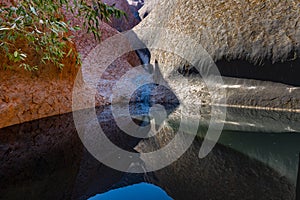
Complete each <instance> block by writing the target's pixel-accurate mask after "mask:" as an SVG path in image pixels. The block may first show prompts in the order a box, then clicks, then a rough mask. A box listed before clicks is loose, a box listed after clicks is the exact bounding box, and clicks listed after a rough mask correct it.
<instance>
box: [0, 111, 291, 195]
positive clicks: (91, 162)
mask: <svg viewBox="0 0 300 200" xmlns="http://www.w3.org/2000/svg"><path fill="white" fill-rule="evenodd" d="M166 107H167V108H170V109H171V110H172V109H175V108H176V106H174V107H172V106H169V107H168V106H166ZM135 108H143V106H138V105H136V107H135ZM141 113H143V111H142V110H141ZM144 114H146V113H144ZM169 114H171V112H169ZM171 115H172V114H171ZM97 116H98V120H99V122H100V124H101V127H102V129H103V130H104V132H105V133H106V135H107V136H108V137H109V138H110V139H111V140H112V141H113V142H114V143H115V144H116V145H118V146H120V147H121V148H123V149H125V150H128V151H133V152H134V151H140V152H141V151H143V152H147V151H152V150H154V149H158V148H161V147H162V146H164V145H166V144H167V143H168V142H169V141H170V140H171V139H172V138H173V137H174V135H175V131H174V130H176V124H175V125H174V124H172V123H171V121H168V123H166V125H165V127H163V129H162V130H161V131H160V132H159V133H158V134H157V135H156V136H155V137H153V138H150V139H145V140H140V139H137V138H133V137H131V136H129V135H127V134H125V133H123V132H122V131H121V130H120V129H119V128H118V127H117V126H116V124H115V122H114V120H113V117H112V113H111V109H110V107H109V106H107V107H101V108H98V109H97ZM137 123H143V121H141V120H140V121H137ZM240 134H243V133H242V132H241V133H240ZM201 142H202V140H201V139H199V138H198V139H196V140H195V141H194V143H193V145H192V146H191V147H190V148H189V150H188V151H187V152H186V153H185V154H184V155H183V156H182V157H181V158H180V159H179V160H177V161H176V162H174V163H173V164H171V165H170V166H168V167H166V168H164V169H162V170H159V171H156V172H153V173H145V174H130V173H123V172H119V171H116V170H114V169H111V168H109V167H107V166H105V165H103V164H101V163H100V162H98V161H97V160H96V159H95V158H93V157H92V156H91V155H90V154H89V153H88V152H87V151H86V150H85V149H84V147H83V146H82V144H81V142H80V140H79V138H78V136H77V133H76V129H75V126H74V123H73V119H72V114H65V115H61V116H54V117H50V118H46V119H41V120H36V121H33V122H28V123H24V124H21V125H16V126H12V127H7V128H4V129H1V130H0V160H1V162H0V199H87V198H89V197H91V196H94V195H96V194H99V193H104V192H107V191H109V190H111V189H115V188H120V187H124V186H127V185H132V184H135V183H140V182H150V183H153V184H155V185H158V186H160V187H161V188H163V189H164V190H165V191H166V192H167V193H168V194H169V195H170V196H171V197H172V198H174V199H286V200H289V199H294V197H295V186H294V185H293V184H292V183H290V181H289V180H288V179H287V178H286V177H284V176H282V174H279V173H278V172H276V171H275V170H274V169H272V168H271V167H269V166H267V165H265V164H263V163H262V162H259V161H257V160H255V159H253V158H250V157H248V156H247V155H244V154H242V153H239V152H237V151H235V150H233V149H231V148H229V147H225V146H223V145H220V144H217V145H216V146H215V148H214V149H213V151H212V152H211V153H210V154H209V155H208V156H207V157H206V158H204V159H199V158H198V151H199V148H200V146H201Z"/></svg>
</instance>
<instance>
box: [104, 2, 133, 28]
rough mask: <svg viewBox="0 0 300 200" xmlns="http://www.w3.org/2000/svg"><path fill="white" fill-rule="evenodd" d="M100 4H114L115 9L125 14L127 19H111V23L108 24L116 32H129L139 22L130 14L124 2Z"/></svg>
mask: <svg viewBox="0 0 300 200" xmlns="http://www.w3.org/2000/svg"><path fill="white" fill-rule="evenodd" d="M102 2H103V3H106V4H107V5H113V4H115V7H116V8H118V9H120V10H123V11H124V12H125V13H126V14H127V19H126V17H122V18H121V19H116V18H113V19H112V21H111V22H109V23H108V24H109V25H111V26H112V27H113V28H115V29H117V30H118V31H127V30H130V29H132V28H133V27H134V26H135V25H137V24H138V23H139V20H138V19H137V18H136V17H135V16H134V14H133V13H132V11H131V9H130V6H129V4H128V2H127V1H126V0H104V1H102Z"/></svg>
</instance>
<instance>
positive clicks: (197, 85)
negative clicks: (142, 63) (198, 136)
mask: <svg viewBox="0 0 300 200" xmlns="http://www.w3.org/2000/svg"><path fill="white" fill-rule="evenodd" d="M299 6H300V4H299V2H298V1H289V2H281V1H279V2H276V3H271V2H261V1H255V0H251V1H244V2H236V1H206V0H192V1H186V0H184V1H166V0H163V1H160V2H159V3H158V4H157V5H156V7H155V8H154V9H153V10H152V12H151V13H150V14H149V16H148V17H146V18H145V19H144V20H143V21H142V22H141V23H140V24H139V25H137V26H136V27H135V28H134V31H135V32H136V33H137V35H138V36H139V37H140V38H142V40H143V41H145V42H146V43H148V44H150V46H151V44H160V46H161V47H164V46H168V47H171V48H169V49H168V51H166V50H163V49H150V51H151V63H154V62H155V60H157V61H158V65H159V68H160V69H161V72H162V74H163V76H164V78H165V79H166V81H167V82H168V84H169V85H170V86H171V88H172V89H173V90H174V92H175V93H176V95H177V94H178V97H179V98H180V100H182V99H185V98H186V96H192V95H194V96H193V97H192V98H191V101H190V102H191V103H192V104H193V103H195V102H197V100H198V101H200V100H201V99H203V98H200V97H201V96H200V95H201V94H205V93H206V95H204V96H205V97H204V101H205V102H206V103H210V102H211V98H210V97H209V95H207V94H208V93H209V92H210V94H214V93H215V91H219V90H220V88H222V87H221V86H222V84H215V86H213V84H212V87H211V88H207V82H205V81H203V79H201V78H199V77H200V76H202V77H203V75H204V76H205V75H206V74H209V73H210V71H211V70H212V68H211V67H210V66H212V65H211V64H209V63H210V62H216V66H217V68H218V69H220V71H221V75H223V72H224V74H225V75H226V76H235V77H238V78H239V77H240V78H252V79H260V80H269V81H278V82H283V83H287V84H292V85H299V83H300V82H299V80H298V79H297V77H296V75H295V74H298V72H299V70H300V69H299V68H298V67H296V66H298V63H299V60H300V59H299V49H300V45H299V44H300V43H299V41H300V31H299V30H300V27H299V26H300V23H298V22H299V17H298V16H300V9H299ZM295 16H297V17H295ZM157 27H158V28H157ZM147 28H150V29H157V32H156V33H155V34H153V32H151V34H152V35H150V34H147V31H146V30H147ZM160 28H161V29H162V31H161V30H160ZM148 32H149V31H148ZM168 32H169V33H172V34H171V35H173V36H174V34H175V35H176V34H177V35H180V34H182V35H184V36H185V37H184V38H186V39H185V40H183V39H182V38H183V37H168V36H165V35H166V33H167V34H168ZM190 41H194V42H190ZM197 44H198V45H201V46H202V47H203V49H204V50H205V51H206V53H207V55H206V56H203V52H200V53H199V56H198V59H197V58H196V59H195V60H194V61H193V63H192V64H191V63H190V62H189V60H187V57H189V55H194V54H195V52H194V49H195V48H194V46H193V45H197ZM178 49H179V50H180V49H184V50H185V55H186V58H183V57H182V56H181V55H178V54H176V53H174V51H175V50H178ZM181 51H182V50H181ZM204 54H205V53H204ZM224 60H225V61H226V62H229V64H227V65H224V62H222V61H224ZM232 60H233V61H237V64H235V65H233V64H231V62H230V61H232ZM219 61H221V62H219ZM241 61H245V62H248V63H251V64H248V65H245V64H244V62H241ZM285 61H287V62H285ZM281 62H284V63H283V64H281ZM239 63H240V64H239ZM192 66H195V67H196V68H197V70H198V69H200V75H199V74H197V73H196V74H193V70H191V69H192ZM226 67H227V68H229V70H227V71H226V69H224V68H226ZM272 67H274V68H272ZM230 68H232V69H230ZM243 68H244V69H245V70H244V69H243ZM240 69H242V73H240V72H239V73H236V74H235V73H234V71H239V70H240ZM198 71H199V70H198ZM241 74H245V76H244V75H241ZM249 74H250V75H249ZM279 74H280V75H279ZM248 75H249V76H248ZM187 80H188V83H189V84H188V86H189V87H185V86H183V85H182V83H184V81H187ZM231 82H233V83H234V82H235V80H233V81H231ZM243 87H244V85H242V86H241V88H240V90H230V91H227V90H224V91H223V92H222V94H223V95H222V96H223V98H225V97H226V96H227V97H226V98H228V95H233V93H240V92H242V93H241V96H244V98H242V99H241V97H238V95H235V94H234V95H235V96H232V98H231V99H229V100H230V102H236V103H237V102H238V105H242V104H243V102H244V100H245V101H248V100H247V98H248V97H249V96H251V95H252V96H253V98H252V100H253V102H247V105H250V106H262V107H263V106H266V102H269V100H271V99H270V98H269V97H268V95H263V96H264V97H262V98H258V100H257V101H256V100H255V97H258V96H259V95H262V94H263V92H260V93H259V94H258V93H256V90H253V91H248V90H247V89H245V90H243ZM245 87H246V86H245ZM273 87H276V86H275V85H274V86H273ZM273 87H272V86H270V87H269V88H273ZM282 87H286V90H287V91H288V90H289V89H291V88H292V87H290V86H286V85H283V86H282ZM264 91H266V90H264ZM294 91H296V90H294ZM187 93H188V94H189V95H186V96H185V95H184V94H187ZM246 93H248V95H247V94H246ZM266 94H269V93H266ZM282 95H285V93H284V94H282ZM292 95H293V94H292ZM222 96H219V97H217V98H222ZM246 96H247V97H246ZM288 96H289V97H290V95H288ZM296 96H298V94H296ZM276 98H277V99H281V97H276ZM233 99H236V101H235V100H233ZM237 99H239V100H237ZM262 99H265V100H262ZM201 101H202V100H201ZM263 101H265V102H263ZM280 102H281V100H280ZM280 102H279V104H281V103H280ZM283 102H285V103H283V104H285V105H286V101H283ZM203 103H204V102H203ZM277 103H278V102H277ZM270 104H274V105H272V106H271V107H277V106H278V105H275V104H276V103H274V102H273V103H270ZM283 104H282V105H280V107H285V108H290V106H285V105H283ZM268 106H269V105H268ZM298 107H299V106H296V107H294V108H296V109H298Z"/></svg>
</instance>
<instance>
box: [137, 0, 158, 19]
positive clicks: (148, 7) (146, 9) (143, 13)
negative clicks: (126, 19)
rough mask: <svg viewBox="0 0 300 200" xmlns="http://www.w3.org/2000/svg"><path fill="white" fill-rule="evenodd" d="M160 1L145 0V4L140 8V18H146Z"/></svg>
mask: <svg viewBox="0 0 300 200" xmlns="http://www.w3.org/2000/svg"><path fill="white" fill-rule="evenodd" d="M159 2H160V1H159V0H149V1H145V2H144V4H143V6H142V7H141V8H140V9H139V10H138V12H139V16H140V18H141V19H144V18H146V17H147V16H148V15H149V14H150V12H151V11H152V10H153V9H154V8H155V7H156V5H157V4H158V3H159Z"/></svg>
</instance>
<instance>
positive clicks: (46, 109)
mask: <svg viewBox="0 0 300 200" xmlns="http://www.w3.org/2000/svg"><path fill="white" fill-rule="evenodd" d="M65 15H66V18H67V19H69V20H71V22H72V23H73V24H78V25H81V24H82V23H83V22H82V20H80V19H74V18H73V17H72V15H71V13H66V14H65ZM100 28H101V31H102V36H101V37H102V38H101V40H102V41H104V40H105V39H107V38H109V37H111V36H113V35H115V34H118V31H117V30H115V29H114V28H112V27H110V26H109V25H107V24H105V23H101V27H100ZM74 35H75V38H74V41H75V45H76V49H77V51H78V52H79V53H80V54H81V57H82V59H83V60H84V59H85V58H86V57H87V55H88V54H89V52H90V51H91V50H92V49H93V48H95V47H96V46H97V45H98V44H99V42H98V41H96V40H95V39H94V37H93V35H92V34H86V32H85V31H84V30H83V31H80V32H79V31H78V32H76V33H74ZM95 56H101V55H95ZM65 62H66V66H65V68H64V70H63V72H62V73H61V72H59V70H57V69H56V68H55V67H54V66H45V67H44V68H41V69H40V70H39V71H38V72H37V73H33V74H32V73H30V72H24V71H20V70H17V71H16V70H15V71H4V70H1V71H0V73H1V76H0V128H1V127H6V126H9V125H13V124H18V123H23V122H27V121H31V120H34V119H39V118H43V117H47V116H53V115H58V114H62V113H67V112H71V111H72V90H73V83H74V79H75V77H76V74H77V71H78V69H79V68H75V60H70V59H66V60H65ZM137 65H140V61H139V58H138V57H137V55H136V54H135V53H134V52H129V53H127V54H125V55H123V56H121V57H120V58H117V59H116V61H115V63H113V65H112V66H111V67H110V72H111V73H112V74H115V76H116V77H118V76H117V75H116V74H118V73H120V71H122V70H121V69H123V70H124V69H129V68H131V67H132V66H137ZM84 71H85V70H84V69H80V70H79V72H80V74H82V72H83V74H84V73H85V72H84ZM80 74H79V76H80ZM100 78H101V75H99V79H100ZM103 87H106V88H107V87H108V89H109V87H111V85H106V86H105V85H103ZM102 89H103V88H102ZM104 90H105V89H104ZM104 103H105V101H104V98H103V96H102V95H101V94H99V93H98V94H96V105H101V104H104Z"/></svg>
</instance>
